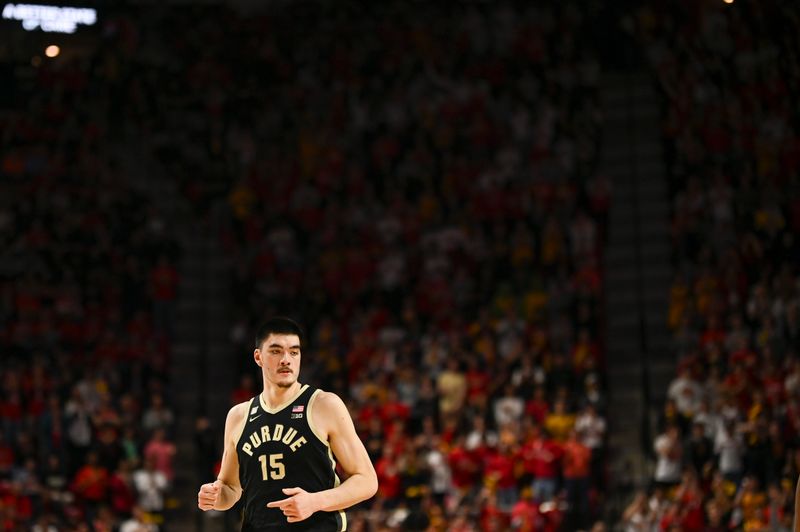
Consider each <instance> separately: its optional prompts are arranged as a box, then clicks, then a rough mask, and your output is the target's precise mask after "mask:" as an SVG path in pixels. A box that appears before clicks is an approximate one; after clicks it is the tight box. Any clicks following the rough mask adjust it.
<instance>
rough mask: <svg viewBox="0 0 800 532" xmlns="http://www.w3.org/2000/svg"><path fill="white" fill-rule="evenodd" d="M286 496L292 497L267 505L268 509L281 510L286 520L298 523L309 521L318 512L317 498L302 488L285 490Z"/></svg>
mask: <svg viewBox="0 0 800 532" xmlns="http://www.w3.org/2000/svg"><path fill="white" fill-rule="evenodd" d="M283 493H284V495H291V496H290V497H289V498H288V499H282V500H280V501H272V502H270V503H267V508H280V510H281V511H282V512H283V515H285V516H286V520H287V521H288V522H290V523H296V522H298V521H302V520H303V519H308V518H309V517H310V516H311V514H313V513H314V512H316V511H317V510H318V508H317V497H316V496H315V494H314V493H309V492H307V491H306V490H304V489H302V488H284V489H283Z"/></svg>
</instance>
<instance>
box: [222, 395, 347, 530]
mask: <svg viewBox="0 0 800 532" xmlns="http://www.w3.org/2000/svg"><path fill="white" fill-rule="evenodd" d="M319 391H320V390H317V389H315V388H312V387H310V386H308V385H307V384H306V385H303V386H302V387H301V388H300V391H299V392H298V394H297V395H296V396H295V398H294V399H292V400H291V401H288V402H287V403H285V404H283V405H281V406H279V407H277V408H275V409H269V408H267V406H266V405H265V404H264V402H263V400H262V398H261V396H260V395H258V396H256V397H254V398H252V399H251V400H250V403H249V405H248V407H247V419H246V421H245V424H244V429H243V430H242V434H241V436H240V437H239V441H238V442H237V443H236V454H237V456H238V458H239V481H240V482H241V484H242V499H243V503H244V521H243V524H242V532H261V531H273V530H303V531H314V532H334V531H341V530H346V528H347V519H346V517H345V513H344V512H343V511H337V512H316V513H314V514H312V515H311V517H309V518H308V519H305V520H304V521H300V522H299V523H289V522H287V521H286V516H284V515H283V512H281V510H280V509H279V508H267V503H268V502H272V501H278V500H281V499H285V498H287V497H288V495H285V494H284V493H283V492H282V491H281V490H282V489H284V488H293V487H299V488H303V489H304V490H306V491H308V492H316V491H322V490H326V489H330V488H333V487H336V486H338V485H339V478H338V477H337V476H336V472H335V468H336V462H335V461H334V458H333V453H331V450H330V447H329V446H328V443H327V442H326V441H323V440H322V438H320V437H319V436H317V434H316V433H315V432H314V428H313V427H314V420H313V419H312V418H311V416H309V414H310V412H309V408H308V404H309V402H310V401H311V398H312V397H314V395H316V394H317V393H319Z"/></svg>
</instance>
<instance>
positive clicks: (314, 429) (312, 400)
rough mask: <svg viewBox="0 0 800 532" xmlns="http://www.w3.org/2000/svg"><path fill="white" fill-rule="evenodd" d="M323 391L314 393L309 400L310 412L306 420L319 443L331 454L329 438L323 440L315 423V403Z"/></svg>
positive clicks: (307, 413)
mask: <svg viewBox="0 0 800 532" xmlns="http://www.w3.org/2000/svg"><path fill="white" fill-rule="evenodd" d="M321 391H322V390H314V393H312V394H311V397H309V398H308V412H306V420H307V421H308V428H310V429H311V432H313V433H314V436H316V437H317V439H318V440H319V441H321V442H322V443H323V445H325V447H328V448H329V452H330V444H329V443H328V440H327V438H323V437H322V436H321V435H320V433H319V431H318V430H317V425H316V423H314V403H315V402H316V399H317V394H318V393H320V392H321Z"/></svg>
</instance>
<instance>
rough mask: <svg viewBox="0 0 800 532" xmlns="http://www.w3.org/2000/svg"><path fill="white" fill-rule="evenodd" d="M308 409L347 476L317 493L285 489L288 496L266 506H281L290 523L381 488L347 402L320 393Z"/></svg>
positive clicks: (338, 507)
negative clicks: (339, 482)
mask: <svg viewBox="0 0 800 532" xmlns="http://www.w3.org/2000/svg"><path fill="white" fill-rule="evenodd" d="M309 408H313V410H314V413H313V416H314V419H315V420H319V421H318V424H317V425H318V427H319V429H320V431H321V432H322V433H323V434H322V435H327V438H328V443H329V444H330V446H331V450H332V451H333V454H334V455H336V459H337V460H338V462H339V464H340V465H341V466H342V469H343V470H344V472H345V473H347V475H348V478H347V480H345V481H344V482H342V483H341V484H340V485H339V486H337V487H335V488H331V489H327V490H323V491H318V492H316V493H308V492H306V491H305V490H303V489H301V488H297V487H294V488H287V489H284V490H283V493H284V494H286V495H289V497H288V498H287V499H283V500H280V501H273V502H270V503H269V504H267V506H269V507H270V508H280V509H281V510H282V511H283V513H284V515H286V517H287V520H288V522H290V523H294V522H297V521H302V520H303V519H306V518H308V517H309V516H310V515H311V514H313V513H314V512H318V511H324V512H333V511H336V510H344V509H345V508H349V507H350V506H353V505H354V504H358V503H359V502H361V501H364V500H366V499H369V498H370V497H372V496H373V495H375V492H376V491H378V476H377V475H376V474H375V468H374V467H373V466H372V462H371V461H370V459H369V455H368V454H367V449H366V448H365V447H364V444H363V443H362V442H361V439H360V438H359V437H358V434H357V433H356V429H355V426H353V420H352V419H351V418H350V413H349V412H348V411H347V407H346V406H345V404H344V402H343V401H342V400H341V399H340V398H339V396H338V395H336V394H334V393H330V392H320V394H319V395H318V396H317V397H316V399H315V400H314V402H313V403H312V404H311V405H310V407H309Z"/></svg>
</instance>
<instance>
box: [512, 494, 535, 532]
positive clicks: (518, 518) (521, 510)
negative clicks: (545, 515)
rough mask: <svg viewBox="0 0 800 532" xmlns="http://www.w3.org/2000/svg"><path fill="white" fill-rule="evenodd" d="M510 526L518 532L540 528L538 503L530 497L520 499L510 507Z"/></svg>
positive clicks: (527, 531)
mask: <svg viewBox="0 0 800 532" xmlns="http://www.w3.org/2000/svg"><path fill="white" fill-rule="evenodd" d="M511 526H513V527H514V530H519V531H520V532H536V531H538V530H541V526H542V516H541V514H540V513H539V504H538V503H536V501H534V500H532V499H521V500H520V501H518V502H517V503H516V504H515V505H514V507H513V508H512V509H511Z"/></svg>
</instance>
